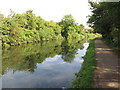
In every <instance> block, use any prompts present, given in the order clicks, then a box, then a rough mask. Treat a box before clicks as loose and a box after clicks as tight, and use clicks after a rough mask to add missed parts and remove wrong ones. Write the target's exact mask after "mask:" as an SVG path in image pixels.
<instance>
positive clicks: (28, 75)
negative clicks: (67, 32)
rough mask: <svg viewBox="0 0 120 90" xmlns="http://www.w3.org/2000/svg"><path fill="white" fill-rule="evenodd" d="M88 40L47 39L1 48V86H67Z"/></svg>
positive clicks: (79, 62)
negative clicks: (45, 40) (41, 41)
mask: <svg viewBox="0 0 120 90" xmlns="http://www.w3.org/2000/svg"><path fill="white" fill-rule="evenodd" d="M88 46H89V43H85V41H79V40H71V41H65V40H59V41H47V42H43V43H36V44H27V45H21V46H12V47H11V48H9V49H7V50H6V49H4V50H3V51H2V73H1V74H2V79H1V80H2V88H68V87H70V85H71V82H72V80H73V79H75V73H77V72H79V70H80V69H81V67H82V63H83V61H84V60H83V58H82V57H83V56H84V55H85V53H86V51H87V48H88Z"/></svg>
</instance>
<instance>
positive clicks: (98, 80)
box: [93, 39, 120, 89]
mask: <svg viewBox="0 0 120 90" xmlns="http://www.w3.org/2000/svg"><path fill="white" fill-rule="evenodd" d="M95 54H96V57H95V58H96V69H95V72H94V79H93V80H94V87H95V88H119V89H120V72H119V71H120V56H119V55H118V54H116V53H114V52H113V51H112V50H111V49H110V48H109V47H108V46H107V45H106V44H105V43H103V42H102V41H101V40H100V39H96V40H95ZM118 60H119V62H118Z"/></svg>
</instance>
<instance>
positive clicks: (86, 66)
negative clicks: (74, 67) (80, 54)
mask: <svg viewBox="0 0 120 90" xmlns="http://www.w3.org/2000/svg"><path fill="white" fill-rule="evenodd" d="M94 69H95V49H94V40H91V41H90V45H89V47H88V50H87V52H86V55H85V56H84V62H83V64H82V68H81V70H80V71H79V72H78V73H76V78H75V80H73V82H72V85H71V88H93V81H92V79H93V71H94Z"/></svg>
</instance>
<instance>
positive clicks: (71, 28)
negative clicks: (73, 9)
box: [59, 15, 84, 39]
mask: <svg viewBox="0 0 120 90" xmlns="http://www.w3.org/2000/svg"><path fill="white" fill-rule="evenodd" d="M59 24H60V26H61V27H62V32H61V34H62V36H63V37H64V38H66V39H69V38H80V33H81V30H82V29H83V28H84V27H83V25H77V23H75V20H74V18H73V16H72V15H65V16H64V17H63V18H62V20H61V21H60V22H59Z"/></svg>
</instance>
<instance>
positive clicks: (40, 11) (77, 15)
mask: <svg viewBox="0 0 120 90" xmlns="http://www.w3.org/2000/svg"><path fill="white" fill-rule="evenodd" d="M0 3H1V5H0V13H2V14H4V15H5V16H7V15H9V14H10V9H12V10H13V11H14V12H15V13H24V12H25V11H26V10H30V9H31V10H33V13H35V14H36V16H41V17H42V18H43V19H44V20H47V21H50V20H52V21H55V22H59V21H60V20H61V19H62V17H63V16H64V15H67V14H71V15H72V16H73V17H74V19H75V20H76V22H77V23H78V24H83V25H84V26H85V27H88V26H87V24H86V22H87V20H88V18H86V17H87V16H88V15H91V11H90V9H89V7H90V6H88V0H1V2H0Z"/></svg>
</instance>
